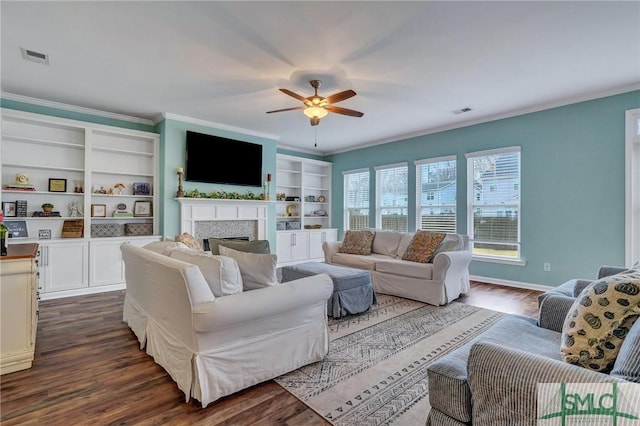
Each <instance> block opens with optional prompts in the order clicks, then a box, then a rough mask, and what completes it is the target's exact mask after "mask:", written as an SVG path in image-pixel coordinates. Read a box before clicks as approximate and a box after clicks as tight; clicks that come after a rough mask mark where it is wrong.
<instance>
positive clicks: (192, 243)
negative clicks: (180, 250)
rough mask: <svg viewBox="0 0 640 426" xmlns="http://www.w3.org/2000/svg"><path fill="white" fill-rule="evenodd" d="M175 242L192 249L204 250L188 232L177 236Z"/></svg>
mask: <svg viewBox="0 0 640 426" xmlns="http://www.w3.org/2000/svg"><path fill="white" fill-rule="evenodd" d="M175 240H176V241H178V242H179V243H182V244H184V245H186V246H187V247H189V248H190V249H193V250H202V245H201V244H200V243H199V242H198V240H196V239H195V238H193V235H191V234H189V233H188V232H183V233H182V234H180V235H176V238H175Z"/></svg>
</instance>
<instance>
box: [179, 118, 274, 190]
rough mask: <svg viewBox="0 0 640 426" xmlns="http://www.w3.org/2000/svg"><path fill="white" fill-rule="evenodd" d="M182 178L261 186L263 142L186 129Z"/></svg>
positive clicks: (195, 180)
mask: <svg viewBox="0 0 640 426" xmlns="http://www.w3.org/2000/svg"><path fill="white" fill-rule="evenodd" d="M185 180H187V181H191V182H206V183H221V184H227V185H242V186H262V145H260V144H255V143H250V142H244V141H239V140H235V139H228V138H223V137H220V136H213V135H207V134H204V133H197V132H192V131H190V130H187V152H186V164H185Z"/></svg>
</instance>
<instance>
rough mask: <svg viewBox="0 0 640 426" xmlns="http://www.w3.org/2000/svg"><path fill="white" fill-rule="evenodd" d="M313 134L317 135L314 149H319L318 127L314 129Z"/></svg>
mask: <svg viewBox="0 0 640 426" xmlns="http://www.w3.org/2000/svg"><path fill="white" fill-rule="evenodd" d="M313 132H314V134H315V135H314V137H315V142H314V144H313V147H314V148H317V147H318V126H315V127H314V128H313Z"/></svg>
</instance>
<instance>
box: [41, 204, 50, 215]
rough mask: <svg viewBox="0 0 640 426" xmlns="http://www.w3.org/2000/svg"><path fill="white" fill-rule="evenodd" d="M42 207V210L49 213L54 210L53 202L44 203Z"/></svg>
mask: <svg viewBox="0 0 640 426" xmlns="http://www.w3.org/2000/svg"><path fill="white" fill-rule="evenodd" d="M40 207H42V210H44V211H45V212H47V213H48V212H50V211H52V210H53V204H51V203H44V204H43V205H42V206H40Z"/></svg>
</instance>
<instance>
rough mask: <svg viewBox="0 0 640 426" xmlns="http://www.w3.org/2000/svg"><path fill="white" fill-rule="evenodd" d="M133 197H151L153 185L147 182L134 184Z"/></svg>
mask: <svg viewBox="0 0 640 426" xmlns="http://www.w3.org/2000/svg"><path fill="white" fill-rule="evenodd" d="M133 195H151V184H149V183H146V182H134V183H133Z"/></svg>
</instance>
